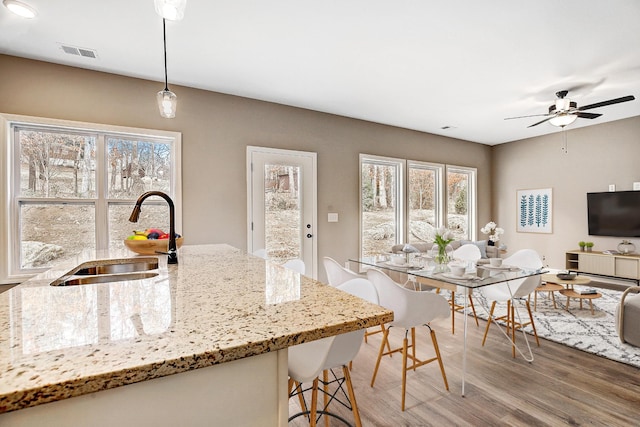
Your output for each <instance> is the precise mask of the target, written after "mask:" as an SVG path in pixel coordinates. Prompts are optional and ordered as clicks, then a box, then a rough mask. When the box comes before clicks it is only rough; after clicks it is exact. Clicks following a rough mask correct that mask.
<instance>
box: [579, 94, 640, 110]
mask: <svg viewBox="0 0 640 427" xmlns="http://www.w3.org/2000/svg"><path fill="white" fill-rule="evenodd" d="M634 99H636V98H635V97H634V96H633V95H627V96H623V97H622V98H616V99H610V100H608V101H602V102H596V103H595V104H590V105H585V106H582V107H580V108H578V111H584V110H591V109H592V108H598V107H604V106H606V105H613V104H619V103H621V102H627V101H633V100H634Z"/></svg>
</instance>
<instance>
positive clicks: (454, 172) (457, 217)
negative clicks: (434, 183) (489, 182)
mask: <svg viewBox="0 0 640 427" xmlns="http://www.w3.org/2000/svg"><path fill="white" fill-rule="evenodd" d="M475 176H476V170H475V169H473V168H463V167H459V166H447V224H446V226H447V228H448V229H449V230H451V232H452V233H453V235H454V237H455V239H456V240H473V238H474V236H475V235H476V223H475V206H476V202H475V194H476V185H475Z"/></svg>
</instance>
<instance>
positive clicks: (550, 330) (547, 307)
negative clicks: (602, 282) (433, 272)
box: [460, 286, 640, 368]
mask: <svg viewBox="0 0 640 427" xmlns="http://www.w3.org/2000/svg"><path fill="white" fill-rule="evenodd" d="M579 288H580V287H579V286H576V290H578V289H579ZM597 291H598V292H599V293H601V294H602V298H598V299H594V300H593V306H594V314H591V310H590V308H589V302H588V301H586V300H585V301H583V304H582V309H580V302H579V301H578V300H577V299H571V301H570V303H569V310H567V309H566V302H567V298H566V297H565V296H563V295H560V294H559V293H557V292H556V305H557V308H554V307H553V301H552V300H551V299H550V298H548V297H547V292H542V293H539V294H538V303H537V310H536V311H532V312H533V316H534V320H535V324H536V331H537V332H538V337H541V338H545V339H547V340H549V341H554V342H557V343H561V344H564V345H567V346H570V347H574V348H577V349H580V350H583V351H586V352H589V353H593V354H597V355H599V356H602V357H606V358H607V359H611V360H615V361H618V362H622V363H625V364H628V365H632V366H635V367H637V368H640V348H638V347H635V346H632V345H630V344H623V343H621V342H620V339H619V338H618V334H617V332H616V328H615V317H614V316H615V312H616V306H617V305H618V303H619V302H620V297H621V295H622V292H620V291H615V290H609V289H601V288H598V289H597ZM473 301H474V304H475V307H476V312H477V314H478V317H480V318H483V319H487V317H488V309H489V307H488V306H487V304H486V301H485V300H484V298H483V296H482V294H481V293H480V292H477V291H476V292H474V294H473ZM460 302H461V301H460ZM533 302H534V301H533V294H532V296H531V310H533ZM518 308H519V310H520V315H521V316H524V317H523V319H525V318H528V315H527V311H526V308H525V306H524V304H522V305H519V306H518ZM500 310H501V311H500ZM505 312H506V304H500V303H499V304H498V305H497V306H496V310H495V313H494V314H495V315H497V316H501V315H503V314H504V313H505ZM525 331H526V332H528V333H529V334H531V333H532V332H533V330H532V328H531V326H527V327H526V328H525Z"/></svg>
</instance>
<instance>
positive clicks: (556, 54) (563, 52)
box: [0, 0, 640, 145]
mask: <svg viewBox="0 0 640 427" xmlns="http://www.w3.org/2000/svg"><path fill="white" fill-rule="evenodd" d="M23 1H25V2H27V3H28V4H30V5H31V6H33V7H34V8H36V9H37V10H38V12H39V15H38V17H36V18H35V19H32V20H26V19H23V18H19V17H17V16H15V15H13V14H11V13H10V12H9V11H8V10H7V9H6V8H5V7H1V6H0V53H5V54H8V55H14V56H20V57H25V58H32V59H38V60H43V61H48V62H53V63H59V64H65V65H71V66H75V67H81V68H87V69H92V70H99V71H105V72H109V73H115V74H122V75H126V76H132V77H139V78H144V79H150V80H155V81H158V82H162V83H159V84H158V90H161V89H163V88H164V74H163V52H162V20H161V18H160V17H158V16H157V15H156V14H155V11H154V7H153V0H109V1H106V2H105V1H97V0H56V1H51V0H23ZM61 44H66V45H71V46H76V47H80V48H89V49H95V50H96V51H97V54H98V58H97V59H89V58H84V57H78V56H72V55H68V54H65V53H64V52H63V51H62V49H61V48H60V45H61ZM167 50H168V72H169V88H170V89H173V90H174V92H176V94H177V95H178V100H180V90H179V88H176V87H175V85H183V86H190V87H195V88H200V89H205V90H211V91H216V92H222V93H227V94H233V95H239V96H244V97H248V98H255V99H260V100H265V101H271V102H276V103H280V104H285V105H291V106H296V107H302V108H307V109H311V110H316V111H323V112H327V113H333V114H339V115H343V116H347V117H353V118H358V119H363V120H369V121H372V122H378V123H384V124H389V125H393V126H400V127H404V128H409V129H415V130H419V131H424V132H429V133H434V134H439V135H445V136H450V137H454V138H461V139H465V140H469V141H475V142H479V143H483V144H490V145H493V144H499V143H503V142H508V141H513V140H518V139H523V138H529V137H533V136H538V135H543V134H548V133H553V132H559V128H556V127H553V126H552V125H550V124H548V123H543V124H541V125H539V126H536V127H533V128H527V126H528V125H530V124H533V123H535V122H536V121H539V120H540V119H539V118H535V117H534V118H528V119H517V120H504V118H506V117H512V116H523V115H530V114H543V113H546V112H547V109H548V107H549V105H551V104H552V103H553V101H554V99H555V92H557V91H559V90H563V89H568V90H570V93H569V96H568V97H569V98H571V99H572V100H573V101H576V102H577V103H578V106H580V105H587V104H592V103H595V102H599V101H604V100H608V99H612V98H618V97H621V96H626V95H634V96H635V97H636V98H640V1H638V0H616V1H614V2H611V1H603V0H563V1H558V0H535V1H526V2H523V1H513V0H490V1H478V0H458V1H455V0H448V1H428V0H322V1H320V0H317V1H308V0H228V1H221V0H189V1H188V2H187V9H186V12H185V18H184V19H183V20H182V21H178V22H170V21H167ZM0 78H1V70H0ZM149 98H150V102H155V94H149ZM589 112H593V113H603V116H601V117H599V118H597V119H594V120H588V119H578V120H577V121H576V122H575V123H574V124H573V125H571V128H576V127H581V126H588V125H594V124H599V123H604V122H607V121H612V120H618V119H622V118H627V117H632V116H640V99H636V100H635V101H631V102H626V103H622V104H617V105H612V106H607V107H602V108H599V109H594V110H590V111H589ZM179 114H180V105H179V104H178V115H179ZM444 126H450V127H451V128H450V129H446V130H443V129H442V127H444ZM567 129H569V128H567Z"/></svg>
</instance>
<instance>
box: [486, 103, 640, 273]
mask: <svg viewBox="0 0 640 427" xmlns="http://www.w3.org/2000/svg"><path fill="white" fill-rule="evenodd" d="M635 102H638V101H635ZM603 114H606V110H605V111H603ZM541 126H544V125H541ZM566 144H567V148H568V150H567V152H566V153H564V152H563V151H562V147H563V145H564V135H563V134H562V132H561V131H560V130H558V132H556V133H554V134H550V135H546V136H541V137H537V138H531V139H526V140H522V141H517V142H512V143H509V144H504V145H499V146H494V147H493V150H494V153H493V155H494V157H493V168H494V175H493V178H494V180H493V191H494V198H493V212H494V214H495V217H496V220H497V221H498V223H499V224H500V225H501V226H502V227H503V228H504V229H505V235H504V239H503V240H504V242H505V243H506V244H507V245H508V247H509V252H512V251H513V250H515V249H520V248H526V247H529V248H533V249H536V250H537V251H538V252H539V253H540V254H541V255H544V256H545V258H546V263H547V264H548V265H549V266H551V267H557V268H565V263H564V252H565V251H567V250H571V249H578V242H579V241H581V240H583V241H592V242H594V244H595V246H594V250H599V251H603V250H606V249H615V248H616V247H617V245H618V243H620V242H621V241H622V238H617V237H615V238H614V237H598V236H589V235H588V228H587V196H586V193H590V192H598V191H608V188H609V184H615V186H616V190H618V191H624V190H631V189H632V185H633V182H634V181H636V182H638V181H640V164H639V163H640V117H633V118H630V119H626V120H618V121H615V122H609V123H603V124H599V125H595V126H589V127H587V128H577V129H572V130H568V131H566ZM549 187H551V188H553V233H552V234H534V233H517V232H516V208H517V205H516V190H519V189H531V188H549ZM639 215H640V212H639ZM631 241H632V242H634V243H635V245H636V247H638V248H640V239H631Z"/></svg>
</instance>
